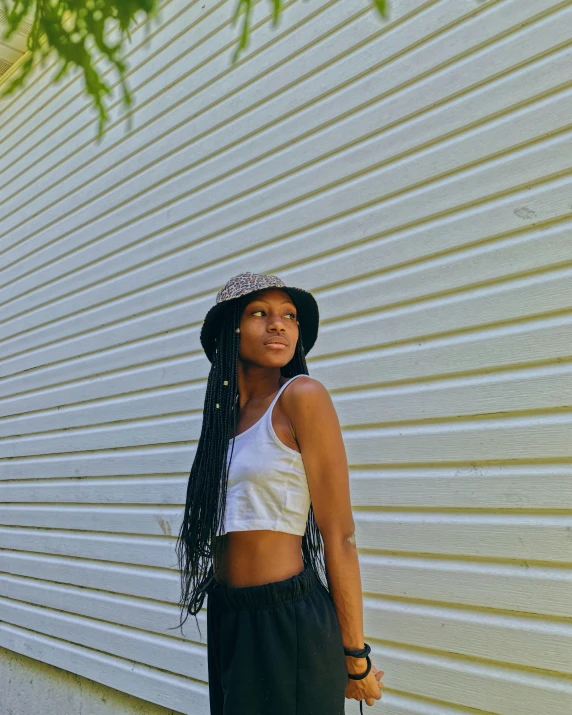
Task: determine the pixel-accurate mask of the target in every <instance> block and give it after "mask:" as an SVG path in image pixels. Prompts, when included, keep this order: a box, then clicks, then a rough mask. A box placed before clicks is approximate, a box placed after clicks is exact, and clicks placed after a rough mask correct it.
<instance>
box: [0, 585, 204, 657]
mask: <svg viewBox="0 0 572 715" xmlns="http://www.w3.org/2000/svg"><path fill="white" fill-rule="evenodd" d="M0 595H1V596H2V597H4V598H5V599H11V600H13V601H22V602H26V603H30V604H33V605H36V606H41V607H42V608H49V609H51V608H54V609H57V610H58V611H64V612H66V613H74V614H76V615H79V616H85V617H86V618H89V619H95V620H97V621H102V622H107V623H118V624H119V625H122V626H127V627H128V628H133V629H137V630H138V631H146V632H149V633H157V634H160V635H163V636H166V635H168V636H170V637H171V638H180V639H181V640H182V641H185V640H189V641H194V642H196V643H202V644H203V645H206V642H207V641H206V614H205V613H204V612H202V611H201V613H200V614H198V616H197V618H198V621H199V626H200V633H199V630H198V629H197V626H196V624H195V619H194V618H188V619H187V621H186V622H185V624H184V626H183V628H182V632H181V630H180V629H178V628H175V627H176V626H177V625H178V623H179V620H180V610H179V607H178V606H177V605H173V604H170V603H163V602H159V601H150V600H146V599H143V598H133V597H130V596H125V595H121V594H119V593H110V592H106V591H101V590H94V589H87V588H81V587H77V586H73V585H70V584H67V585H62V584H57V583H50V582H49V581H40V580H39V579H35V578H34V577H33V576H30V577H29V578H26V577H19V576H11V575H6V574H4V575H0ZM169 629H173V630H169Z"/></svg>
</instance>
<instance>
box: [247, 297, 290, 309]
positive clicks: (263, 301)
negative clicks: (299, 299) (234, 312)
mask: <svg viewBox="0 0 572 715" xmlns="http://www.w3.org/2000/svg"><path fill="white" fill-rule="evenodd" d="M252 303H266V305H270V302H269V301H267V300H264V298H253V299H252V300H251V301H249V302H248V303H247V305H252ZM284 303H289V304H290V305H292V306H293V307H294V309H296V306H295V305H294V303H293V301H291V300H283V301H282V303H281V304H280V305H284Z"/></svg>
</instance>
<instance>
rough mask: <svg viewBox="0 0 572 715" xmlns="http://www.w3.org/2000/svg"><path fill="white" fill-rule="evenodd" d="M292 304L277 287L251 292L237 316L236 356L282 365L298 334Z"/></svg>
mask: <svg viewBox="0 0 572 715" xmlns="http://www.w3.org/2000/svg"><path fill="white" fill-rule="evenodd" d="M296 321H297V312H296V306H295V305H294V303H293V302H292V299H291V298H290V296H289V295H288V293H286V292H285V291H283V290H280V289H279V288H267V289H266V290H264V291H259V292H258V293H253V294H252V296H251V297H250V299H249V302H248V303H247V305H246V306H245V308H244V310H243V312H242V317H241V319H240V350H239V357H240V359H241V360H243V361H244V362H249V363H252V364H254V365H257V366H259V367H283V366H284V365H286V364H287V363H289V362H290V360H291V359H292V358H293V356H294V352H295V350H296V342H297V340H298V335H299V327H298V323H297V322H296Z"/></svg>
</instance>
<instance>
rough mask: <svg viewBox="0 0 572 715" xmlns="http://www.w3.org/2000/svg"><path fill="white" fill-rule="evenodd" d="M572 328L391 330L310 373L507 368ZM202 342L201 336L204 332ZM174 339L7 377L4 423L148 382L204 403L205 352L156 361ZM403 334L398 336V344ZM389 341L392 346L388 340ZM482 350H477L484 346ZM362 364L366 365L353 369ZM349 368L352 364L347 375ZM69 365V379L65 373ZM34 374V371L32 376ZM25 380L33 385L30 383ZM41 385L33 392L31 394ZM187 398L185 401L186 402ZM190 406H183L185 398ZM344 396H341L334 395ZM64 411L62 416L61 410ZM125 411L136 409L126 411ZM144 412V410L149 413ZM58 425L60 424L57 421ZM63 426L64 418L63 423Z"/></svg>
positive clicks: (555, 352)
mask: <svg viewBox="0 0 572 715" xmlns="http://www.w3.org/2000/svg"><path fill="white" fill-rule="evenodd" d="M571 330H572V314H569V315H566V314H564V315H560V316H554V317H550V318H547V317H543V318H537V319H528V320H522V321H519V322H518V323H514V324H512V325H502V324H501V325H499V326H498V327H482V328H480V329H479V330H478V331H476V330H475V331H473V332H463V333H461V334H456V335H455V334H453V335H451V336H447V335H445V336H440V337H434V338H429V337H423V339H422V340H421V341H419V342H415V343H407V342H404V344H403V345H398V344H395V345H392V344H391V342H392V340H391V338H392V335H391V333H390V332H389V334H388V333H387V332H386V333H384V334H382V335H381V337H382V340H383V342H382V347H378V348H373V347H371V348H369V349H368V350H364V351H361V352H359V353H356V354H351V353H350V354H344V355H343V356H340V357H337V356H332V357H328V356H322V357H320V358H318V359H310V360H309V361H308V362H309V365H310V371H311V372H312V375H314V376H315V377H316V378H318V379H320V380H322V381H323V382H324V384H325V385H327V386H328V388H329V389H330V390H332V391H333V392H335V391H337V390H340V389H343V388H346V389H347V388H348V387H350V388H351V387H365V386H369V385H372V384H375V383H376V382H377V383H379V382H390V381H391V382H399V381H402V380H409V381H411V380H413V379H415V378H429V377H434V376H442V375H449V374H455V373H456V372H460V373H469V372H481V371H485V370H487V369H488V371H490V370H491V369H493V368H501V367H508V366H512V365H513V364H514V353H515V352H516V353H517V354H518V355H521V356H522V358H523V362H526V363H532V362H538V361H542V362H546V361H555V360H557V359H558V358H562V357H565V356H567V355H568V352H569V346H570V331H571ZM197 340H198V337H197ZM175 342H177V344H178V347H179V349H180V345H181V337H176V338H173V337H169V336H168V335H166V336H164V337H161V338H160V339H159V338H155V339H150V340H147V341H146V342H145V344H144V346H138V345H135V346H129V347H127V346H126V347H125V348H124V349H122V350H121V351H120V352H118V351H114V352H113V356H112V357H111V356H109V355H107V354H106V353H105V352H103V353H97V354H95V355H93V356H91V357H90V358H89V359H86V360H85V361H80V360H78V361H73V362H67V363H65V364H64V365H58V364H55V365H53V366H51V367H44V368H42V367H40V368H38V369H37V370H35V371H31V372H26V373H20V374H15V375H14V376H12V377H10V378H5V379H4V380H2V383H0V384H1V387H0V394H1V391H2V388H3V390H4V400H1V401H0V410H1V412H0V414H2V415H3V416H9V415H18V414H22V413H26V414H25V415H23V416H22V417H21V418H18V419H17V418H14V417H10V419H8V420H3V421H2V420H0V429H1V430H2V431H3V434H4V435H5V434H8V433H9V431H10V428H11V425H12V424H18V433H23V430H25V429H26V427H24V425H26V426H27V425H30V426H31V428H32V430H31V431H34V429H33V428H34V425H35V423H36V422H37V423H39V424H41V425H42V426H43V425H44V424H45V422H44V420H45V417H46V416H49V419H50V424H54V423H53V422H52V420H58V419H60V420H65V419H66V408H65V406H66V405H68V404H71V403H82V402H89V401H90V400H94V399H99V400H100V401H103V400H104V399H105V398H107V397H113V396H115V395H118V394H121V395H123V399H124V402H125V405H123V408H122V409H124V410H128V409H129V406H130V404H131V398H130V397H129V393H133V392H139V391H140V390H141V387H142V385H143V386H145V387H146V388H147V389H151V388H156V387H169V386H171V385H178V387H177V389H176V390H175V389H171V390H169V392H168V394H169V399H170V400H172V402H171V403H170V405H171V408H170V411H178V410H179V409H182V410H184V411H188V410H192V409H199V408H202V399H203V395H204V389H205V382H200V383H191V384H190V385H180V384H179V383H188V382H189V380H190V379H191V378H194V379H197V378H198V377H202V378H205V377H206V366H205V364H204V361H203V360H202V358H200V356H198V355H197V356H194V357H193V356H190V357H189V358H188V359H187V360H184V359H181V358H180V359H171V360H169V359H164V360H162V361H161V362H160V363H159V364H158V363H157V362H156V361H157V359H158V358H159V357H160V356H161V352H162V350H164V351H165V353H166V354H169V352H170V348H171V347H172V349H173V350H175ZM398 342H399V340H398V339H397V337H396V339H395V343H398ZM384 343H385V344H384ZM477 348H478V349H477ZM136 349H137V350H139V351H141V350H142V349H143V350H144V352H145V356H146V358H147V360H149V364H144V365H142V366H129V360H133V359H134V358H133V353H134V352H135V350H136ZM110 359H113V361H114V365H115V364H117V369H116V370H114V371H113V372H110V373H109V374H105V373H104V372H103V371H104V370H105V366H106V365H107V364H108V363H109V360H110ZM358 364H359V369H352V368H353V367H354V366H357V365H358ZM122 367H123V368H127V369H123V370H122V369H121V368H122ZM347 367H349V368H350V371H349V373H348V369H347ZM66 368H67V371H68V373H69V374H68V375H67V381H66V382H64V378H65V375H64V371H65V370H66ZM90 368H91V370H93V372H94V373H100V374H99V375H98V376H97V378H96V379H94V378H93V377H91V373H90ZM26 375H27V377H26ZM85 377H87V378H88V379H87V380H84V381H83V382H81V383H79V384H76V381H78V380H81V378H85ZM24 381H26V383H25V382H24ZM25 384H27V387H28V390H30V391H32V390H35V392H34V393H33V394H26V393H25V392H24V391H23V390H24V385H25ZM48 385H55V386H57V389H52V390H43V391H40V389H39V388H41V387H47V386H48ZM179 396H181V400H179V399H178V398H179ZM135 399H136V402H137V405H138V409H139V410H142V404H141V403H142V399H141V396H135ZM183 399H184V404H183V405H182V407H181V402H182V400H183ZM335 399H337V397H335ZM50 407H58V408H59V409H57V410H55V411H52V412H50V414H49V415H41V414H40V415H38V416H36V415H34V414H31V412H32V410H34V411H36V410H37V411H39V410H45V409H49V408H50ZM70 409H73V410H74V413H75V414H76V415H77V422H76V423H75V424H78V423H81V424H86V419H87V418H86V415H87V414H88V412H89V414H91V415H93V418H94V421H96V422H101V421H103V419H102V415H103V414H105V416H106V417H107V415H108V414H109V403H107V402H103V406H102V407H100V406H99V405H98V404H92V405H89V406H85V407H82V406H79V405H74V407H73V408H70ZM60 413H61V414H60ZM126 414H129V412H127V413H126ZM138 415H140V416H145V413H144V412H139V413H138ZM55 424H58V422H57V421H56V422H55ZM60 424H61V423H60Z"/></svg>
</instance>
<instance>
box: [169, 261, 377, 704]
mask: <svg viewBox="0 0 572 715" xmlns="http://www.w3.org/2000/svg"><path fill="white" fill-rule="evenodd" d="M317 333H318V306H317V304H316V301H315V299H314V298H313V296H312V295H311V294H310V293H308V292H307V291H304V290H302V289H300V288H293V287H289V286H286V284H285V283H284V282H283V281H282V280H281V279H280V278H278V277H276V276H268V275H265V274H253V273H243V274H240V275H239V276H235V277H234V278H231V279H230V280H229V281H228V283H227V284H226V285H225V286H224V288H223V289H222V290H221V291H219V293H218V295H217V299H216V304H215V305H214V306H213V307H212V308H211V309H210V310H209V311H208V313H207V315H206V318H205V321H204V323H203V326H202V330H201V344H202V346H203V348H204V350H205V353H206V355H207V357H208V358H209V360H210V361H211V363H212V365H211V369H210V372H209V376H208V381H207V388H206V395H205V402H204V411H203V423H202V430H201V435H200V439H199V442H198V445H197V450H196V454H195V458H194V461H193V466H192V468H191V473H190V477H189V483H188V487H187V498H186V506H185V513H184V518H183V522H182V525H181V531H180V533H179V538H178V540H177V554H178V557H179V565H180V568H181V576H182V598H181V606H182V608H183V611H184V610H186V611H187V612H188V613H190V614H191V615H194V616H195V619H196V614H197V613H198V612H199V610H200V609H201V607H202V604H203V601H204V598H205V595H207V594H208V604H207V653H208V673H209V699H210V712H211V715H264V714H265V713H272V715H298V714H299V715H342V714H343V713H344V697H346V698H354V699H356V700H359V701H360V711H362V712H363V710H362V702H361V701H362V699H365V701H366V703H367V704H368V705H373V704H374V701H375V700H379V699H380V698H381V694H382V688H383V683H382V682H381V676H382V675H383V671H378V670H377V669H376V668H375V666H373V665H372V663H371V660H370V658H369V655H368V654H369V652H370V648H369V645H367V644H366V643H364V635H363V622H362V621H363V615H362V614H363V609H362V591H361V579H360V571H359V563H358V558H357V550H356V544H355V537H354V522H353V517H352V512H351V505H350V492H349V478H348V467H347V461H346V455H345V449H344V445H343V440H342V435H341V430H340V425H339V422H338V418H337V415H336V412H335V409H334V406H333V404H332V401H331V399H330V396H329V393H328V391H327V390H326V388H325V387H324V386H323V385H322V384H321V383H320V382H319V381H317V380H315V379H314V378H310V377H309V376H308V368H307V366H306V361H305V354H307V353H308V352H309V350H310V349H311V348H312V346H313V344H314V342H315V340H316V337H317ZM286 388H287V389H286ZM323 559H325V562H323ZM326 572H327V583H325V582H324V581H323V578H322V577H323V575H325V574H326ZM328 586H329V590H328ZM183 622H184V621H183ZM197 627H198V621H197ZM199 632H200V629H199ZM364 658H365V659H366V664H364V660H363V659H364Z"/></svg>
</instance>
